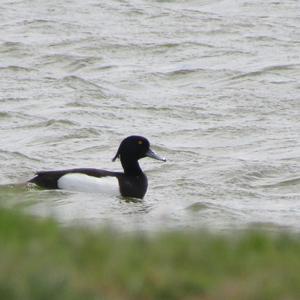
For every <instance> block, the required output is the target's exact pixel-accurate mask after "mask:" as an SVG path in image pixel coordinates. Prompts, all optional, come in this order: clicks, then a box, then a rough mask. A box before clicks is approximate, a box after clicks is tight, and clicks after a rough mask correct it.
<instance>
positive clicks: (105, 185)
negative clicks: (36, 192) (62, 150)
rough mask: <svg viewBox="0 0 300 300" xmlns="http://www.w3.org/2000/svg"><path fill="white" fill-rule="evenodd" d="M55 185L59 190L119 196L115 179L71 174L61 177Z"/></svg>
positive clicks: (117, 183)
mask: <svg viewBox="0 0 300 300" xmlns="http://www.w3.org/2000/svg"><path fill="white" fill-rule="evenodd" d="M57 185H58V187H59V188H60V189H63V190H69V191H78V192H91V193H105V194H112V195H119V194H120V192H119V182H118V179H117V178H115V177H110V176H107V177H101V178H97V177H93V176H88V175H85V174H79V173H71V174H66V175H64V176H62V177H61V178H60V179H59V180H58V182H57Z"/></svg>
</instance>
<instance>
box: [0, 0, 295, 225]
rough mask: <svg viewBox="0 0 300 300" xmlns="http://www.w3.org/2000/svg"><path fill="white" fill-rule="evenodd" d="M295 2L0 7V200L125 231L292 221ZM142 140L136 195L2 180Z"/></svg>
mask: <svg viewBox="0 0 300 300" xmlns="http://www.w3.org/2000/svg"><path fill="white" fill-rule="evenodd" d="M299 11H300V2H299V1H297V0H295V1H293V0H287V1H272V0H266V1H258V0H257V1H255V0H254V1H253V0H251V1H250V0H248V1H247V0H224V1H218V0H215V1H179V0H177V1H172V0H169V1H146V0H136V1H135V0H128V1H125V0H123V1H121V0H119V1H114V0H109V1H96V0H88V1H80V0H70V1H62V0H56V1H45V0H33V1H32V0H30V1H29V0H19V1H18V0H15V1H6V0H4V1H1V3H0V28H1V35H0V91H1V93H0V136H1V145H0V184H2V185H3V186H2V188H0V198H1V201H2V202H3V203H5V205H10V206H13V207H21V208H22V209H24V210H25V211H28V212H30V213H33V214H37V215H42V216H55V217H56V218H58V220H59V221H60V222H62V223H63V224H69V222H71V223H72V222H75V223H78V222H80V223H83V224H91V225H99V224H104V223H105V224H106V223H107V222H108V223H110V224H113V225H114V226H117V227H120V228H124V229H128V230H131V229H147V230H148V229H150V230H153V229H157V228H161V227H162V228H178V227H179V228H191V227H192V228H193V227H197V226H201V227H202V226H204V227H208V228H220V229H226V228H244V227H246V226H248V225H249V224H256V223H259V224H260V223H261V224H267V225H269V224H271V225H273V224H275V225H277V226H279V227H284V228H285V227H287V228H292V229H294V230H299V229H300V96H299V95H300V14H299ZM131 134H141V135H144V136H146V137H147V138H148V139H149V140H150V141H151V143H152V145H153V149H155V150H156V151H157V152H158V153H160V154H161V155H162V156H165V157H167V158H168V162H167V163H160V162H157V161H152V160H150V159H144V160H142V161H141V164H142V167H143V169H144V170H145V172H146V173H147V175H148V179H149V189H148V193H147V195H146V197H145V198H144V200H143V201H127V200H125V199H122V198H121V197H116V198H111V197H107V196H105V195H101V194H93V193H78V192H66V191H42V190H36V189H24V188H18V187H7V186H5V185H6V184H12V183H17V182H24V181H25V180H26V179H29V178H31V177H32V175H33V173H34V171H36V170H53V169H61V168H73V167H98V168H105V169H112V170H120V164H119V162H115V163H112V162H111V158H112V157H113V156H114V154H115V152H116V150H117V147H118V145H119V142H120V141H121V140H122V139H123V138H124V137H126V136H127V135H131Z"/></svg>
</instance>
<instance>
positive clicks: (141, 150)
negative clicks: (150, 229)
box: [113, 135, 166, 161]
mask: <svg viewBox="0 0 300 300" xmlns="http://www.w3.org/2000/svg"><path fill="white" fill-rule="evenodd" d="M146 156H148V157H152V158H154V159H158V160H162V161H166V159H165V158H161V157H159V156H158V155H157V154H155V153H154V152H153V151H152V150H151V149H150V143H149V141H148V140H147V139H146V138H144V137H142V136H137V135H132V136H129V137H127V138H126V139H124V140H123V141H122V142H121V144H120V146H119V149H118V151H117V154H116V155H115V157H114V158H113V161H115V160H116V159H117V158H120V159H121V161H122V160H124V159H128V160H135V161H136V160H139V159H141V158H143V157H146Z"/></svg>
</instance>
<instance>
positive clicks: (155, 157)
mask: <svg viewBox="0 0 300 300" xmlns="http://www.w3.org/2000/svg"><path fill="white" fill-rule="evenodd" d="M145 156H147V157H151V158H154V159H157V160H161V161H167V160H166V159H165V158H164V157H160V156H159V155H157V154H156V153H155V152H154V151H152V150H151V149H149V150H148V151H147V152H146V155H145Z"/></svg>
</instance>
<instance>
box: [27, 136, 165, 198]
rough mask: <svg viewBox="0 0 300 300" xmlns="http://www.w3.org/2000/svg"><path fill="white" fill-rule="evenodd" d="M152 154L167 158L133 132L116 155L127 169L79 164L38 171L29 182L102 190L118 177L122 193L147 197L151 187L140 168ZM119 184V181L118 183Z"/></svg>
mask: <svg viewBox="0 0 300 300" xmlns="http://www.w3.org/2000/svg"><path fill="white" fill-rule="evenodd" d="M143 157H151V158H154V159H157V160H161V161H166V159H165V158H161V157H159V156H158V155H157V154H156V153H154V152H153V151H152V150H151V149H150V143H149V141H148V140H147V139H146V138H144V137H142V136H135V135H133V136H129V137H127V138H125V139H124V140H123V141H122V142H121V144H120V146H119V149H118V151H117V153H116V155H115V157H114V158H113V161H115V160H116V159H117V158H119V159H120V161H121V164H122V167H123V169H124V173H122V172H112V171H106V170H100V169H93V168H77V169H68V170H59V171H42V172H37V173H36V176H35V177H34V178H32V179H31V180H29V181H28V182H31V183H35V184H36V185H38V186H40V187H43V188H46V189H67V190H78V191H101V190H102V189H105V188H106V187H105V186H104V185H106V182H104V183H101V181H107V179H109V180H113V181H116V179H117V180H118V182H115V183H118V185H119V187H118V191H119V193H121V195H122V196H125V197H135V198H143V197H144V195H145V194H146V191H147V187H148V180H147V177H146V175H145V174H144V173H143V171H142V170H141V168H140V165H139V163H138V160H139V159H141V158H143ZM115 186H116V187H117V184H116V185H115Z"/></svg>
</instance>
